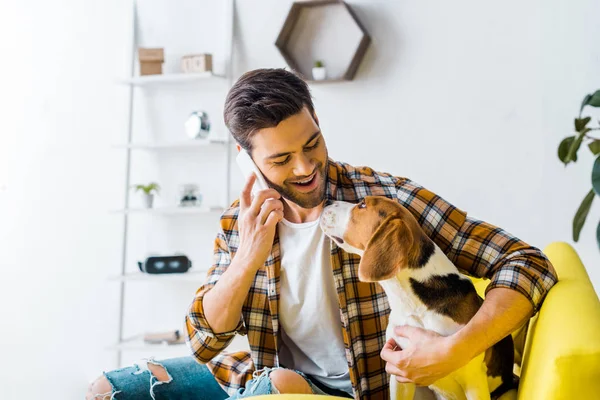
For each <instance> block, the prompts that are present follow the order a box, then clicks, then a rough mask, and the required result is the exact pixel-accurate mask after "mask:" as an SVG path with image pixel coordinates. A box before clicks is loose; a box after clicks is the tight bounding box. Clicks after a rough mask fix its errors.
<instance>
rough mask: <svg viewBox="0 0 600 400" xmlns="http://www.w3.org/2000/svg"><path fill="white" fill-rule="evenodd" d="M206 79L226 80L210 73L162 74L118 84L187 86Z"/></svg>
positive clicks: (137, 77) (123, 81)
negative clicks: (180, 84) (181, 84)
mask: <svg viewBox="0 0 600 400" xmlns="http://www.w3.org/2000/svg"><path fill="white" fill-rule="evenodd" d="M207 79H226V76H224V75H217V74H213V73H212V72H202V73H196V74H192V73H188V74H182V73H181V74H180V73H178V74H162V75H145V76H134V77H131V78H128V79H122V80H120V81H119V83H122V84H125V85H132V86H160V85H173V84H178V83H183V84H189V83H195V82H201V81H204V80H207Z"/></svg>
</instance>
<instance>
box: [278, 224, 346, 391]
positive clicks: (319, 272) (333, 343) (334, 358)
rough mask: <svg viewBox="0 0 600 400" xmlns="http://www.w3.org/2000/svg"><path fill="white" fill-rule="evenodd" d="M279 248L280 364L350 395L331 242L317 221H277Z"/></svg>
mask: <svg viewBox="0 0 600 400" xmlns="http://www.w3.org/2000/svg"><path fill="white" fill-rule="evenodd" d="M278 230H279V241H280V249H281V276H280V283H281V293H280V297H279V321H280V323H281V346H280V349H279V354H280V356H279V362H280V364H281V365H282V366H284V367H286V368H291V369H296V370H298V371H301V372H303V373H305V374H307V375H310V376H311V378H315V379H317V380H318V381H319V382H321V383H323V384H324V385H326V386H328V387H331V388H335V389H338V390H343V391H344V392H347V393H349V394H350V395H352V384H351V382H350V374H349V371H348V362H347V361H346V353H345V349H344V339H343V338H342V323H341V320H340V307H339V301H338V296H337V292H336V288H335V283H334V280H333V271H332V267H331V259H330V246H331V243H330V240H329V238H327V237H326V236H325V234H324V233H323V231H322V230H321V228H320V227H319V220H318V219H317V220H316V221H311V222H306V223H301V224H294V223H291V222H289V221H286V220H282V221H281V222H279V224H278Z"/></svg>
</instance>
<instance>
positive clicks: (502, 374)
mask: <svg viewBox="0 0 600 400" xmlns="http://www.w3.org/2000/svg"><path fill="white" fill-rule="evenodd" d="M320 226H321V229H322V230H323V232H324V233H325V234H326V235H327V236H329V237H330V238H331V239H332V240H333V241H334V242H335V243H336V244H337V245H338V246H340V247H341V248H342V249H344V250H345V251H347V252H349V253H354V254H358V255H360V256H361V260H360V264H359V266H358V278H359V279H360V280H361V281H363V282H378V283H379V284H380V285H381V286H382V287H383V289H384V290H385V292H386V295H387V298H388V301H389V304H390V309H391V312H390V317H389V324H388V327H387V330H386V336H387V338H386V339H388V340H389V339H390V338H394V340H395V341H396V343H397V344H398V345H399V346H400V348H403V347H405V346H406V345H407V342H406V340H407V339H405V338H402V337H397V336H395V335H394V327H395V326H398V325H411V326H415V327H420V328H424V329H427V330H432V331H435V332H437V333H439V334H441V335H444V336H449V335H452V334H453V333H455V332H456V331H458V330H460V329H461V327H463V326H464V325H466V324H467V322H469V320H470V319H471V318H472V317H473V316H474V315H475V313H476V312H477V310H478V309H479V307H480V306H481V304H482V303H483V300H482V299H481V297H479V295H478V294H477V292H476V291H475V287H474V286H473V284H472V282H471V280H470V279H469V278H468V277H466V276H464V275H461V274H460V273H459V272H458V269H457V268H456V267H455V266H454V264H452V262H451V261H450V260H449V259H448V258H447V257H446V255H445V254H444V253H443V252H442V250H441V249H440V248H439V247H438V246H437V245H436V244H435V243H434V242H433V241H432V240H431V239H430V238H429V237H428V236H427V235H426V234H425V232H424V231H423V230H422V229H421V227H420V226H419V224H418V223H417V220H416V219H415V217H414V216H413V215H412V214H411V213H410V212H409V211H408V210H407V209H406V208H404V207H403V206H401V205H400V204H398V202H396V201H393V200H391V199H387V198H385V197H376V196H367V197H365V198H364V199H363V200H362V201H361V202H360V203H358V204H352V203H346V202H334V203H333V204H332V205H328V206H327V207H325V209H324V210H323V213H322V215H321V219H320ZM513 351H514V350H513V341H512V337H511V336H510V335H509V336H507V337H505V338H504V339H502V340H501V341H500V342H498V343H497V344H495V345H494V346H492V347H491V348H489V349H487V351H485V352H484V353H482V354H480V355H479V356H477V357H475V358H474V359H473V360H471V361H470V362H469V363H468V364H467V365H465V366H464V367H462V368H460V369H458V370H456V371H454V372H453V373H451V374H450V375H448V376H446V377H444V378H442V379H440V380H438V381H436V382H435V383H434V384H433V385H431V386H429V388H430V389H431V390H433V392H434V393H435V395H436V398H437V399H453V400H454V399H467V400H475V399H478V400H481V399H490V391H491V390H494V393H492V396H493V397H495V396H499V395H501V394H502V393H503V392H505V391H506V390H509V389H511V388H512V387H514V385H513V363H514V352H513ZM414 393H415V385H414V384H403V383H399V382H398V381H397V380H396V379H394V378H393V377H391V379H390V398H391V399H392V400H396V399H413V396H414Z"/></svg>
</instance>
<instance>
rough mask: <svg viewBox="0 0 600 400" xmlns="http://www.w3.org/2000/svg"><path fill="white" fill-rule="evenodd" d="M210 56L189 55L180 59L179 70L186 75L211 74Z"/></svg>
mask: <svg viewBox="0 0 600 400" xmlns="http://www.w3.org/2000/svg"><path fill="white" fill-rule="evenodd" d="M212 67H213V65H212V54H190V55H187V56H183V57H181V70H182V71H183V72H186V73H198V72H211V71H212Z"/></svg>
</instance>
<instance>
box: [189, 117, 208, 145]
mask: <svg viewBox="0 0 600 400" xmlns="http://www.w3.org/2000/svg"><path fill="white" fill-rule="evenodd" d="M185 133H186V134H187V135H188V137H189V138H190V139H206V138H207V137H208V134H209V133H210V120H209V119H208V114H207V113H206V112H204V111H194V112H193V113H191V114H190V116H189V117H188V119H187V121H185Z"/></svg>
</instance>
